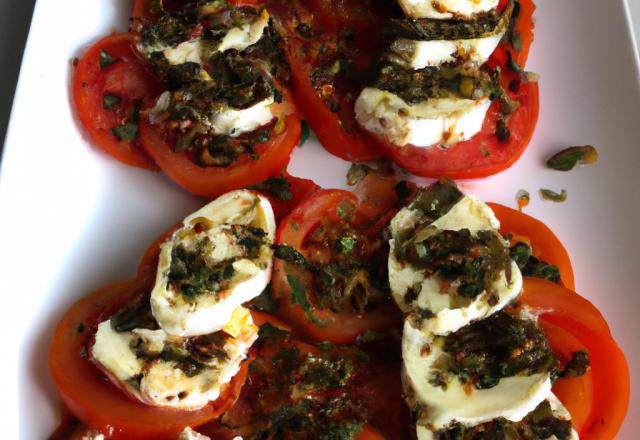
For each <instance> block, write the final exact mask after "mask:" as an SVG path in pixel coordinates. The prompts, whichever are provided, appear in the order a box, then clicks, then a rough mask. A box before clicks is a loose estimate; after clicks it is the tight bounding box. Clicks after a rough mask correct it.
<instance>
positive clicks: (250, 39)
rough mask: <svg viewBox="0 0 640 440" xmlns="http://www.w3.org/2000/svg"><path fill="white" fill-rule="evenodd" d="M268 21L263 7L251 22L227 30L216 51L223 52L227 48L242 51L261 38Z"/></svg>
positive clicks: (267, 15) (267, 14)
mask: <svg viewBox="0 0 640 440" xmlns="http://www.w3.org/2000/svg"><path fill="white" fill-rule="evenodd" d="M268 23H269V13H268V12H267V10H266V9H263V10H262V14H261V15H260V16H259V17H258V18H257V19H256V20H255V21H254V22H253V23H251V24H247V25H244V26H242V27H241V28H233V29H231V30H230V31H229V32H227V35H225V36H224V38H223V39H222V41H221V42H220V45H219V46H218V50H217V51H218V52H224V51H225V50H229V49H235V50H239V51H242V50H245V49H246V48H247V47H249V46H251V45H252V44H256V43H257V42H258V41H259V40H260V38H262V35H263V34H264V30H265V29H266V27H267V24H268Z"/></svg>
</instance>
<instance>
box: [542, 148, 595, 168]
mask: <svg viewBox="0 0 640 440" xmlns="http://www.w3.org/2000/svg"><path fill="white" fill-rule="evenodd" d="M596 160H598V152H597V151H596V149H595V148H593V147H592V146H591V145H585V146H584V147H571V148H567V149H565V150H562V151H560V152H559V153H556V154H554V155H553V156H552V157H551V159H549V160H548V161H547V166H548V167H549V168H552V169H554V170H558V171H569V170H572V169H574V168H575V166H576V165H588V164H592V163H594V162H595V161H596Z"/></svg>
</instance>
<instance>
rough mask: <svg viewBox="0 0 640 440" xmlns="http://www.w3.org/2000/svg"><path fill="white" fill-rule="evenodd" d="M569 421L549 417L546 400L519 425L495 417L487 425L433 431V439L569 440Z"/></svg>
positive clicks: (549, 412)
mask: <svg viewBox="0 0 640 440" xmlns="http://www.w3.org/2000/svg"><path fill="white" fill-rule="evenodd" d="M571 433H572V426H571V421H570V420H565V419H563V418H558V417H556V416H555V415H554V414H553V411H552V410H551V406H550V405H549V402H548V401H546V400H545V401H543V402H541V403H540V404H539V405H538V406H537V407H536V409H535V410H533V411H532V412H530V413H529V414H527V415H526V417H525V418H524V419H522V420H521V421H520V422H512V421H509V420H507V419H505V418H504V417H499V418H497V419H494V420H492V421H490V422H487V423H483V424H481V425H476V426H472V427H468V426H465V425H463V424H460V423H454V424H452V425H451V426H448V427H446V428H444V429H440V430H438V431H436V432H435V433H434V435H433V439H434V440H454V439H455V440H457V439H465V440H503V439H526V440H547V439H549V438H553V437H554V436H555V438H556V439H558V440H569V439H570V438H571Z"/></svg>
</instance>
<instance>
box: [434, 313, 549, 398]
mask: <svg viewBox="0 0 640 440" xmlns="http://www.w3.org/2000/svg"><path fill="white" fill-rule="evenodd" d="M443 351H444V352H445V353H446V354H447V355H448V356H447V358H446V359H445V360H444V367H445V369H444V371H443V373H444V372H451V373H454V374H455V375H457V377H458V380H459V381H460V382H461V383H463V384H470V385H473V386H474V387H475V388H476V389H487V388H493V387H494V386H496V385H497V384H498V383H499V382H500V379H502V378H505V377H513V376H522V375H526V376H530V375H533V374H538V373H545V372H549V371H551V370H552V369H553V366H554V364H555V358H554V356H553V354H552V353H551V350H550V348H549V343H548V342H547V339H546V337H545V335H544V332H543V331H542V330H541V329H540V327H538V325H537V323H536V322H535V321H534V320H531V319H526V318H523V317H520V316H519V315H513V314H510V313H506V312H500V313H497V314H495V315H493V316H491V317H489V318H486V319H483V320H481V321H478V322H476V323H473V324H471V325H468V326H465V327H462V328H461V329H460V330H458V331H456V332H454V333H451V334H449V335H448V336H446V339H445V343H444V345H443ZM431 382H432V383H433V384H434V385H436V386H440V385H442V382H441V379H440V380H439V378H438V377H434V378H432V380H431Z"/></svg>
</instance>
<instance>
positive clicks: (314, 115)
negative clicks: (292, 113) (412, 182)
mask: <svg viewBox="0 0 640 440" xmlns="http://www.w3.org/2000/svg"><path fill="white" fill-rule="evenodd" d="M306 47H307V45H306V44H305V43H303V42H302V41H300V40H298V39H296V38H290V39H289V40H288V44H287V46H286V54H287V60H288V61H289V65H290V66H291V81H292V83H293V89H294V90H295V93H294V95H293V99H294V100H295V102H296V106H297V107H298V109H299V110H300V112H301V113H302V115H303V116H304V118H305V120H306V121H307V123H308V124H309V127H311V129H312V130H313V131H314V133H315V134H316V136H317V137H318V140H319V141H320V143H321V144H322V146H323V147H324V148H325V149H326V150H327V151H328V152H329V153H331V154H333V155H334V156H337V157H339V158H340V159H343V160H348V161H352V162H362V161H365V160H371V159H377V158H380V157H382V156H383V154H382V152H381V150H380V149H379V148H378V146H377V145H376V143H375V142H373V140H372V139H371V137H370V136H369V134H368V133H367V132H366V131H365V130H361V129H360V128H358V127H357V125H356V123H355V112H354V111H353V103H354V102H355V99H356V98H357V97H358V95H359V94H360V92H361V90H362V87H359V86H356V85H353V93H351V94H350V95H351V98H352V99H351V100H352V101H353V102H351V103H349V104H348V105H345V107H344V109H343V113H344V114H343V115H338V114H337V113H333V112H332V111H331V109H330V108H329V106H328V105H327V104H326V103H325V102H324V100H323V99H321V97H320V96H319V95H318V93H317V91H316V89H315V88H314V87H313V85H312V84H311V82H310V81H309V77H310V76H311V73H312V71H313V69H314V68H315V66H314V64H313V60H312V59H309V57H308V55H307V54H308V52H306V51H305V50H303V48H306ZM341 116H342V117H343V118H344V119H348V120H349V122H348V123H347V124H346V125H349V126H352V127H354V128H353V129H351V128H349V129H346V128H343V127H345V125H344V124H343V123H342V122H341V119H340V118H341Z"/></svg>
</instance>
